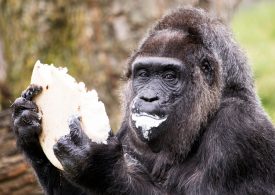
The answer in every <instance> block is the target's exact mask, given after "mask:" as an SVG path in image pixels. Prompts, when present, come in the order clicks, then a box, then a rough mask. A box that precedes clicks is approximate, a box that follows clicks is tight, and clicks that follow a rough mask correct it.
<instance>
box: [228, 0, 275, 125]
mask: <svg viewBox="0 0 275 195" xmlns="http://www.w3.org/2000/svg"><path fill="white" fill-rule="evenodd" d="M232 29H233V32H234V34H235V37H236V39H237V41H238V42H239V43H240V45H241V46H242V47H243V49H244V50H245V51H246V53H247V55H248V59H249V61H250V64H251V65H252V69H253V71H254V78H255V82H256V89H257V91H258V94H259V96H260V99H261V101H262V104H263V106H264V108H265V110H266V111H267V112H268V113H269V115H270V117H271V118H272V121H273V123H275V2H274V1H267V2H258V3H256V4H252V5H247V6H245V7H242V8H241V9H239V10H238V11H237V13H236V14H235V15H234V17H233V20H232Z"/></svg>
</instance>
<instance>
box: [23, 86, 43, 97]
mask: <svg viewBox="0 0 275 195" xmlns="http://www.w3.org/2000/svg"><path fill="white" fill-rule="evenodd" d="M41 91H42V87H41V86H38V85H34V84H31V85H30V86H28V88H27V89H26V90H25V91H23V92H22V94H21V97H23V98H25V99H27V100H32V98H33V97H34V96H36V95H38V94H39V93H41Z"/></svg>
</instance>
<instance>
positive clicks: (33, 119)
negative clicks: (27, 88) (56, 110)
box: [14, 110, 41, 127]
mask: <svg viewBox="0 0 275 195" xmlns="http://www.w3.org/2000/svg"><path fill="white" fill-rule="evenodd" d="M14 124H15V126H21V127H26V126H32V125H40V124H41V117H40V116H39V114H38V113H37V112H34V111H32V110H23V111H22V113H21V114H20V115H18V116H17V117H16V118H15V122H14Z"/></svg>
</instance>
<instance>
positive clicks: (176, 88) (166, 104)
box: [132, 56, 188, 141]
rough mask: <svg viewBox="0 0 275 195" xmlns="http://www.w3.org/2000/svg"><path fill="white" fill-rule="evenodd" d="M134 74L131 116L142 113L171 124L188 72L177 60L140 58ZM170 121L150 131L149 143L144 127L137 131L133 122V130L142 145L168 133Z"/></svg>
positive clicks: (136, 61)
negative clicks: (167, 124)
mask: <svg viewBox="0 0 275 195" xmlns="http://www.w3.org/2000/svg"><path fill="white" fill-rule="evenodd" d="M132 71H133V75H132V80H133V85H132V87H133V92H134V94H135V97H134V100H133V102H132V114H141V115H142V113H143V114H145V115H147V114H148V115H152V116H155V117H156V119H155V120H162V119H165V118H167V119H168V120H167V121H169V118H170V114H172V112H173V107H174V106H176V104H177V102H178V100H179V99H180V95H181V94H182V91H183V90H184V87H183V86H184V84H183V83H184V79H186V75H187V74H186V73H187V72H188V70H186V68H185V66H184V65H183V63H182V62H181V61H179V60H178V59H174V58H166V57H150V56H148V57H138V58H136V60H135V61H134V62H133V64H132ZM149 117H150V116H149ZM167 121H166V120H165V121H164V122H162V123H161V124H160V125H159V126H157V127H152V128H150V131H149V135H148V137H147V139H146V138H145V137H144V134H143V133H142V127H137V124H136V122H135V121H133V120H132V126H133V127H134V128H135V129H136V130H137V135H138V136H139V138H140V139H141V140H142V141H153V140H154V139H157V138H158V137H159V136H160V135H161V134H162V133H163V132H164V131H165V130H167V128H165V127H166V123H167Z"/></svg>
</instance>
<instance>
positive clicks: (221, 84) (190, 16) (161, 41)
mask: <svg viewBox="0 0 275 195" xmlns="http://www.w3.org/2000/svg"><path fill="white" fill-rule="evenodd" d="M223 37H225V38H223ZM228 40H229V42H228ZM232 45H234V42H233V41H231V38H230V34H228V30H227V29H226V28H225V27H224V26H223V25H222V24H221V23H219V22H218V21H216V20H214V19H211V18H209V17H207V16H206V14H205V13H204V12H203V11H202V10H197V9H183V8H181V9H178V10H176V11H174V12H172V13H169V14H168V15H166V16H164V17H163V18H162V19H161V20H160V21H159V22H158V23H157V24H156V25H155V26H154V27H153V28H152V29H151V31H150V32H149V34H148V35H147V37H146V38H145V39H144V40H143V41H142V42H141V44H140V46H139V48H138V49H137V51H136V52H134V53H133V55H132V56H131V58H130V60H129V64H128V71H127V78H128V82H127V87H126V101H125V102H126V104H127V105H126V106H125V108H126V111H125V112H126V113H125V118H124V120H125V121H128V124H129V126H130V129H131V136H132V138H133V139H135V141H136V142H139V144H141V145H142V144H143V145H148V146H149V147H150V148H151V149H153V150H155V151H159V150H169V151H171V150H172V151H174V150H177V152H180V153H181V154H183V155H184V154H186V153H187V152H188V151H189V150H190V148H191V145H192V143H193V142H194V141H195V139H196V138H197V137H198V135H199V134H200V132H201V131H202V130H203V128H204V127H205V126H206V125H207V122H208V120H211V117H212V116H213V115H215V113H216V111H217V110H218V108H219V106H220V102H221V101H222V96H223V93H224V90H225V89H227V88H230V86H231V85H234V86H238V84H239V83H242V82H243V80H242V75H236V77H232V78H231V77H229V76H227V71H234V70H235V69H236V67H235V66H236V60H240V59H235V61H234V60H233V61H232V60H231V61H229V57H230V55H233V54H232V51H231V50H230V49H229V48H232ZM237 51H239V50H238V49H237ZM234 55H235V54H234ZM236 58H238V55H236ZM244 60H245V59H244ZM232 67H233V69H232ZM236 74H237V73H236ZM238 82H239V83H238Z"/></svg>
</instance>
